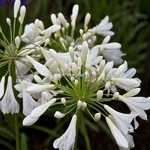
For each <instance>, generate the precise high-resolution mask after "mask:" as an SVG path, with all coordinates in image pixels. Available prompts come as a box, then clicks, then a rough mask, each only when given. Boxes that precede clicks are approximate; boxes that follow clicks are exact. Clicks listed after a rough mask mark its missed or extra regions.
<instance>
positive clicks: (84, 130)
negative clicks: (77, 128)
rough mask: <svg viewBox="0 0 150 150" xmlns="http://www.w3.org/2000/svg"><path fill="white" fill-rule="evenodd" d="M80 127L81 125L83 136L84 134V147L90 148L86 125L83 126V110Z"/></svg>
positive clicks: (89, 149)
mask: <svg viewBox="0 0 150 150" xmlns="http://www.w3.org/2000/svg"><path fill="white" fill-rule="evenodd" d="M81 127H82V131H83V136H84V139H85V143H86V148H87V150H91V145H90V141H89V137H88V133H87V130H86V126H85V121H84V116H83V112H81Z"/></svg>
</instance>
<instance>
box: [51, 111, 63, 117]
mask: <svg viewBox="0 0 150 150" xmlns="http://www.w3.org/2000/svg"><path fill="white" fill-rule="evenodd" d="M64 116H65V114H63V113H61V112H60V111H56V112H55V114H54V117H55V118H59V119H60V118H63V117H64Z"/></svg>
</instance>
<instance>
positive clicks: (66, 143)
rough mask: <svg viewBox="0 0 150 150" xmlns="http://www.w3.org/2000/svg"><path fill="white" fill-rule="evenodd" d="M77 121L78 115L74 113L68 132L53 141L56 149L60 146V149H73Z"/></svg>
mask: <svg viewBox="0 0 150 150" xmlns="http://www.w3.org/2000/svg"><path fill="white" fill-rule="evenodd" d="M76 121H77V116H76V115H73V117H72V119H71V122H70V125H69V127H68V129H67V130H66V132H65V133H64V134H63V135H62V136H61V137H59V138H58V139H56V140H55V141H54V143H53V147H54V148H55V149H57V148H59V149H60V150H72V149H73V147H74V143H75V136H76Z"/></svg>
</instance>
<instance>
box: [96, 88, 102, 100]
mask: <svg viewBox="0 0 150 150" xmlns="http://www.w3.org/2000/svg"><path fill="white" fill-rule="evenodd" d="M102 97H103V91H102V90H99V91H97V100H98V101H99V100H100V99H101V98H102Z"/></svg>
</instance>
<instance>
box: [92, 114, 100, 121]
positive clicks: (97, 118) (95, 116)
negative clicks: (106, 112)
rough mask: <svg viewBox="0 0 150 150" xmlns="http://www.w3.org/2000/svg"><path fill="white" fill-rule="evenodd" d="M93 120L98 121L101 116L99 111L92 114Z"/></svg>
mask: <svg viewBox="0 0 150 150" xmlns="http://www.w3.org/2000/svg"><path fill="white" fill-rule="evenodd" d="M94 118H95V121H98V120H99V119H100V118H101V113H96V114H95V115H94Z"/></svg>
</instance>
